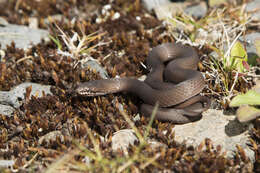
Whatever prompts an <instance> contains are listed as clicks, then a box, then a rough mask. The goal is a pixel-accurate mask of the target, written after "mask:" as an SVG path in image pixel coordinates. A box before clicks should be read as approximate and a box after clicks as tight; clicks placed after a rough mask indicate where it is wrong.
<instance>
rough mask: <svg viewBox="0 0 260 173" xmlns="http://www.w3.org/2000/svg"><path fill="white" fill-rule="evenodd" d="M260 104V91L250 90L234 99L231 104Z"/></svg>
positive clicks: (232, 105) (233, 105) (234, 105)
mask: <svg viewBox="0 0 260 173" xmlns="http://www.w3.org/2000/svg"><path fill="white" fill-rule="evenodd" d="M240 105H260V93H257V92H256V91H253V90H249V91H248V92H247V93H246V94H242V95H238V96H236V97H234V98H233V99H232V101H231V102H230V104H229V106H231V107H236V106H240Z"/></svg>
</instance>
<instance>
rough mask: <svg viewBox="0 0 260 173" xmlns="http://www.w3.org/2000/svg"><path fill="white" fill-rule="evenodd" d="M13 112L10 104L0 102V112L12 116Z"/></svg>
mask: <svg viewBox="0 0 260 173" xmlns="http://www.w3.org/2000/svg"><path fill="white" fill-rule="evenodd" d="M13 112H14V108H13V107H12V106H8V105H2V104H0V114H2V115H5V116H8V117H9V116H12V114H13Z"/></svg>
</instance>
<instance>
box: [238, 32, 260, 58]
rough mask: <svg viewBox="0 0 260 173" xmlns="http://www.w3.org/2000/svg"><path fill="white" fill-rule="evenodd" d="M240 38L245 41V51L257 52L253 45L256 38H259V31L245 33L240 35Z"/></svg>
mask: <svg viewBox="0 0 260 173" xmlns="http://www.w3.org/2000/svg"><path fill="white" fill-rule="evenodd" d="M244 38H245V40H244ZM240 39H241V40H243V41H245V42H246V43H247V44H246V50H247V53H252V54H257V51H256V47H255V41H256V40H257V39H260V33H259V32H253V33H250V34H246V35H245V37H240Z"/></svg>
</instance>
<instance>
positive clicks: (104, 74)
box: [81, 59, 109, 79]
mask: <svg viewBox="0 0 260 173" xmlns="http://www.w3.org/2000/svg"><path fill="white" fill-rule="evenodd" d="M87 67H89V68H90V69H91V70H94V71H96V72H98V73H99V75H100V76H101V77H102V78H103V79H107V78H109V75H108V73H107V71H106V70H105V69H104V68H103V67H102V66H101V65H100V64H99V63H98V62H97V61H96V60H94V59H93V60H91V59H88V60H87V61H81V68H82V69H84V68H87Z"/></svg>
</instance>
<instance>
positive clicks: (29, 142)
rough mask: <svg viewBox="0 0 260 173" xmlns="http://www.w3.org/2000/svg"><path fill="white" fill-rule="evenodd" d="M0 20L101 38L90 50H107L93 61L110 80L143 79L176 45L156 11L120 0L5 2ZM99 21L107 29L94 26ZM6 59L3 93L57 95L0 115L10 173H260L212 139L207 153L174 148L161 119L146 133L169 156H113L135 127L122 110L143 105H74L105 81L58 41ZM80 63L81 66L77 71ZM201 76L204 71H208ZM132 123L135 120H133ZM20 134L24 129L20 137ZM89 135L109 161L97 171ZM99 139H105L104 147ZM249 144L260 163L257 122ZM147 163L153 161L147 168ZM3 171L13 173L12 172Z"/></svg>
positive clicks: (131, 101)
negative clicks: (114, 144) (122, 134)
mask: <svg viewBox="0 0 260 173" xmlns="http://www.w3.org/2000/svg"><path fill="white" fill-rule="evenodd" d="M107 4H110V5H111V9H110V10H109V11H110V14H108V16H107V14H103V13H102V9H103V6H104V5H107ZM115 12H119V13H120V18H118V19H116V20H113V19H112V16H113V15H114V14H115ZM56 14H60V15H61V16H62V19H61V20H50V22H49V24H46V23H45V22H44V19H46V18H47V17H48V16H53V15H56ZM0 16H2V17H4V18H5V19H6V20H7V21H8V22H9V23H12V24H19V25H26V26H27V25H29V23H30V18H31V17H34V18H36V19H37V20H38V22H39V28H42V29H49V31H50V34H51V35H52V36H54V37H55V36H58V35H59V34H60V33H59V30H58V29H57V27H56V25H58V26H59V27H60V28H61V29H62V31H64V32H65V33H66V34H67V35H68V36H70V37H72V36H73V34H74V32H77V33H78V34H79V35H80V36H83V35H89V34H91V33H94V32H97V35H99V34H100V35H99V36H97V38H96V39H94V40H93V41H91V42H89V43H88V45H87V46H88V47H91V46H94V45H97V44H99V43H103V44H101V45H100V46H97V47H95V49H93V51H91V52H90V53H89V56H91V57H92V58H94V59H95V60H97V61H98V62H99V63H100V64H101V66H102V67H104V68H105V70H106V71H107V72H108V75H109V76H110V77H111V78H113V77H116V76H120V77H124V76H133V77H140V76H142V75H144V74H147V70H146V69H145V68H144V67H143V66H142V63H143V64H145V59H146V57H147V55H148V52H149V50H150V48H151V47H154V46H156V45H158V44H161V43H164V42H174V41H175V39H174V38H173V37H172V36H171V34H170V33H169V28H168V27H167V25H163V24H162V21H159V20H158V19H157V18H156V16H155V14H154V13H153V12H148V11H146V10H145V9H144V8H143V7H142V5H141V4H140V1H139V0H129V1H123V0H115V1H113V2H112V3H111V2H110V1H109V0H81V1H80V0H78V1H77V0H68V1H62V0H45V1H35V0H23V1H19V0H17V1H16V0H15V1H7V2H4V3H3V4H2V5H1V6H0ZM136 16H139V17H140V18H141V20H138V18H137V17H136ZM98 18H100V19H101V20H103V22H101V23H99V22H96V21H97V19H98ZM55 23H56V25H55ZM162 33H164V34H162ZM61 44H62V48H63V51H69V49H68V48H67V47H66V45H65V43H64V42H61ZM207 51H208V50H207V48H203V49H201V50H198V53H199V54H200V55H201V54H203V53H205V52H207ZM5 53H6V56H5V61H4V62H3V61H2V62H0V89H1V90H3V91H8V90H10V89H11V88H12V87H14V86H16V85H18V84H20V83H23V82H25V81H30V82H35V83H40V84H46V85H47V84H48V85H52V86H53V87H52V92H53V95H46V96H44V97H41V98H36V97H32V99H30V100H29V99H26V100H25V101H24V104H23V105H22V106H21V108H20V109H19V110H17V111H16V112H15V113H14V115H13V116H12V117H6V116H4V115H0V127H1V134H0V149H1V150H0V160H15V165H14V167H13V170H12V171H14V170H15V171H18V172H44V171H45V170H48V169H50V168H51V167H52V166H53V165H55V164H56V165H55V166H56V168H57V169H56V171H57V172H58V170H63V171H64V172H65V171H67V172H72V171H75V172H80V171H83V172H84V171H85V172H88V171H89V170H90V171H92V172H100V171H105V172H109V171H112V170H117V169H118V168H120V166H122V165H124V163H125V162H128V161H129V160H131V161H132V162H133V163H132V164H131V165H130V166H129V167H127V168H126V169H124V170H123V171H126V172H134V171H135V172H138V170H139V172H152V171H155V172H157V171H162V170H165V171H166V172H167V170H168V171H169V170H172V171H174V172H248V171H252V170H253V171H257V170H258V171H259V169H260V166H259V165H258V164H259V161H257V162H256V163H255V164H254V165H253V168H251V167H250V161H249V159H248V158H247V157H246V156H245V155H244V153H243V150H242V149H238V151H237V153H235V157H234V159H227V158H225V157H224V155H223V154H221V153H220V152H218V151H219V150H220V148H214V147H212V144H211V142H210V140H207V141H206V143H204V144H203V146H206V149H205V150H202V149H201V148H202V146H200V147H201V148H200V147H199V148H192V147H187V146H186V145H185V144H177V143H176V142H175V141H174V134H171V133H167V134H165V133H164V131H166V130H168V129H171V128H173V127H174V125H173V124H172V123H167V122H159V121H157V120H155V121H154V123H153V125H152V127H151V129H150V130H149V138H151V139H155V140H156V141H158V142H161V143H163V144H165V145H167V147H168V148H167V149H166V150H164V149H162V148H160V147H159V148H151V147H150V146H149V145H145V146H143V147H142V148H141V150H140V151H139V150H138V149H140V148H138V147H135V146H132V147H130V148H129V151H128V152H129V155H130V156H124V155H123V152H122V151H118V152H114V151H112V149H111V140H112V139H111V138H112V135H113V133H114V132H116V131H118V130H119V129H126V128H131V125H130V124H129V123H128V122H127V121H126V120H125V118H124V117H123V116H122V114H121V113H120V111H119V110H118V108H117V105H118V104H122V105H123V109H124V111H125V112H126V113H127V115H137V114H138V113H139V111H138V110H139V105H140V104H141V101H140V99H138V98H137V97H135V96H132V95H130V94H113V95H112V94H111V95H108V96H100V97H97V98H72V97H71V96H70V95H69V94H68V92H67V91H68V90H69V89H71V88H73V87H75V86H76V85H77V84H79V83H80V82H85V81H89V80H95V79H100V78H101V77H100V76H99V74H98V73H96V72H95V71H93V70H91V69H89V68H81V66H80V63H81V62H82V61H80V60H84V58H86V57H85V56H84V55H82V54H80V55H77V57H69V56H63V55H61V54H59V53H58V49H57V44H55V43H54V42H53V41H50V42H48V43H45V42H42V43H41V44H39V45H35V46H33V47H32V48H31V49H30V50H28V51H27V52H26V55H27V56H32V58H31V59H30V60H28V61H26V60H25V61H21V62H20V63H17V61H19V60H20V59H22V58H24V56H25V52H24V50H22V49H18V48H16V47H15V45H14V44H12V45H10V46H8V48H7V49H6V50H5ZM104 57H106V58H104ZM76 63H78V64H77V65H75V64H76ZM201 69H202V70H204V71H205V70H206V67H205V68H201ZM205 92H206V91H205ZM29 94H30V91H28V92H27V95H29ZM129 118H130V119H131V120H132V121H133V119H134V116H130V117H129ZM133 122H134V125H135V126H136V127H137V129H138V130H139V131H140V132H141V134H144V132H145V127H146V126H147V124H148V123H149V118H147V117H144V116H142V115H141V116H140V120H139V121H133ZM21 128H22V129H23V130H22V131H19V129H21ZM39 129H41V130H39ZM89 129H91V131H92V134H94V137H95V138H96V142H97V144H98V145H99V150H100V152H101V153H102V157H103V158H104V159H101V160H98V158H96V157H94V156H93V158H94V159H93V160H92V161H91V162H90V163H92V165H93V166H91V167H90V168H89V167H86V166H84V164H83V161H82V160H84V158H85V156H89V155H88V154H87V153H89V152H93V154H94V155H98V153H97V151H96V150H94V149H93V148H95V144H93V139H92V138H91V137H90V136H91V135H90V133H89V131H88V130H89ZM54 131H59V133H58V135H56V136H55V137H54V138H53V139H51V140H49V141H44V142H41V143H40V142H39V139H40V138H41V137H42V136H44V135H46V134H49V133H50V132H54ZM99 136H102V137H105V138H106V139H107V140H105V141H102V140H101V139H100V138H99ZM251 137H252V146H253V147H252V148H254V150H255V153H256V159H257V158H258V159H259V158H260V120H255V121H254V130H253V132H252V134H251ZM137 150H138V154H137V155H138V158H139V159H133V157H132V156H136V152H137ZM67 153H69V154H70V155H71V158H70V157H69V159H68V160H67V161H66V159H64V160H62V159H61V160H60V158H64V157H65V156H66V157H67V156H68V155H66V154H67ZM154 153H160V157H159V159H155V160H153V159H154V155H155V154H154ZM118 158H123V161H122V160H120V161H115V160H116V159H118ZM145 158H149V159H150V160H149V161H150V162H148V161H147V160H145ZM124 159H125V160H124ZM128 159H129V160H128ZM60 161H61V162H60ZM106 161H111V163H109V162H108V163H107V162H106ZM144 163H147V166H144ZM148 163H149V164H148ZM71 164H72V165H73V166H72V165H71ZM108 165H110V166H108ZM111 165H112V166H111ZM142 166H143V167H142ZM47 168H48V169H47ZM251 169H252V170H251ZM0 171H3V172H11V169H2V170H0ZM169 172H170V171H169Z"/></svg>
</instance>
